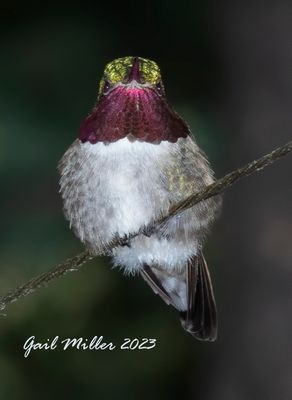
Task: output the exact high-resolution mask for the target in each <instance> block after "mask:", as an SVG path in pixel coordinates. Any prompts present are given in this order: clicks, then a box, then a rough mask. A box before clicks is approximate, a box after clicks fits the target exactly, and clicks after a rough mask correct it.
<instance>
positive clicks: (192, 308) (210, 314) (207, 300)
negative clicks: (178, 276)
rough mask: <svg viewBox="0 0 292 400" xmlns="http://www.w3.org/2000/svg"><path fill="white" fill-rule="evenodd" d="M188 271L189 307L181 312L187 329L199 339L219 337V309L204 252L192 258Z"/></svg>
mask: <svg viewBox="0 0 292 400" xmlns="http://www.w3.org/2000/svg"><path fill="white" fill-rule="evenodd" d="M186 269H187V271H186V274H187V296H188V309H187V311H186V312H183V313H181V317H182V325H183V327H184V329H185V330H186V331H188V332H189V333H191V334H192V335H193V336H194V337H196V338H197V339H199V340H209V341H214V340H215V339H216V337H217V311H216V303H215V298H214V293H213V288H212V283H211V278H210V274H209V271H208V266H207V263H206V261H205V258H204V256H203V254H202V253H199V254H198V256H197V257H194V258H192V259H190V260H189V261H188V263H187V267H186Z"/></svg>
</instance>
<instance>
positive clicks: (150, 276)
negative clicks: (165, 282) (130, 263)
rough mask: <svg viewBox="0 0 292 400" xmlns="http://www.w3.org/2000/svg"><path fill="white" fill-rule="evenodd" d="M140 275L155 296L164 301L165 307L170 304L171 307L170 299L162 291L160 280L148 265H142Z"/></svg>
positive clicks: (163, 290) (165, 292)
mask: <svg viewBox="0 0 292 400" xmlns="http://www.w3.org/2000/svg"><path fill="white" fill-rule="evenodd" d="M140 274H141V276H142V277H143V278H144V280H145V281H146V282H147V283H148V285H149V286H150V287H151V289H152V290H153V292H154V293H155V294H159V296H160V297H161V298H162V300H163V301H165V303H166V304H167V305H170V304H171V305H173V303H172V300H171V297H170V296H169V294H168V293H167V291H166V290H165V289H164V287H163V286H162V284H161V282H160V280H159V279H158V277H157V276H156V275H155V273H154V272H153V270H152V269H151V267H149V265H147V264H144V266H143V269H141V271H140Z"/></svg>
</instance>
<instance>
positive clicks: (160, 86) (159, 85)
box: [155, 82, 163, 94]
mask: <svg viewBox="0 0 292 400" xmlns="http://www.w3.org/2000/svg"><path fill="white" fill-rule="evenodd" d="M155 86H156V90H157V92H158V93H159V94H162V92H163V89H162V84H161V82H157V83H156V85H155Z"/></svg>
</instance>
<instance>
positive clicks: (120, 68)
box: [99, 57, 161, 94]
mask: <svg viewBox="0 0 292 400" xmlns="http://www.w3.org/2000/svg"><path fill="white" fill-rule="evenodd" d="M135 59H138V60H139V71H140V74H141V78H142V79H143V83H149V84H150V85H153V86H154V85H156V84H157V83H158V82H159V81H160V80H161V74H160V70H159V67H158V65H157V64H156V63H155V62H154V61H151V60H147V59H146V58H141V57H123V58H117V59H116V60H114V61H112V62H110V63H109V64H107V65H106V67H105V69H104V73H103V77H102V79H101V81H100V85H99V94H101V93H102V92H103V89H104V85H105V82H106V81H108V82H109V83H110V84H111V85H116V84H117V83H123V82H126V80H127V77H128V74H129V71H130V70H131V68H132V66H133V62H134V60H135Z"/></svg>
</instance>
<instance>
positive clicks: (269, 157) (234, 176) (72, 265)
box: [0, 141, 292, 310]
mask: <svg viewBox="0 0 292 400" xmlns="http://www.w3.org/2000/svg"><path fill="white" fill-rule="evenodd" d="M291 151H292V141H290V142H288V143H286V144H285V145H284V146H281V147H279V148H277V149H275V150H273V151H272V152H271V153H268V154H266V155H265V156H263V157H261V158H259V159H258V160H254V161H252V162H250V163H248V164H246V165H244V166H243V167H241V168H238V169H237V170H235V171H233V172H230V173H229V174H227V175H225V176H224V177H223V178H220V179H218V180H216V181H215V182H214V183H212V184H211V185H208V186H207V187H206V188H205V189H203V190H201V191H200V192H197V193H193V194H192V195H190V196H189V197H187V198H186V199H185V200H182V201H180V202H178V203H177V204H174V205H173V206H172V207H171V208H170V209H169V210H168V213H167V214H166V215H163V216H161V217H160V218H158V219H157V220H155V221H154V222H153V223H151V224H150V226H146V227H144V228H142V229H141V230H140V231H139V232H135V233H133V234H131V235H129V236H128V237H126V238H124V239H121V238H116V239H114V240H113V241H112V242H111V243H110V244H109V246H107V247H106V248H105V249H102V250H101V251H100V254H99V255H102V254H106V253H108V252H109V250H110V249H112V248H114V247H116V246H119V245H121V244H125V243H127V242H128V241H129V240H131V239H133V238H134V237H136V236H138V235H140V234H141V233H143V232H146V233H147V234H151V233H153V232H155V230H156V229H157V228H158V226H160V225H161V224H163V223H165V222H167V221H168V220H169V219H171V218H173V217H174V216H175V215H176V214H178V213H180V212H182V211H183V210H187V209H188V208H191V207H193V206H194V205H195V204H197V203H199V202H200V201H203V200H206V199H208V198H210V197H213V196H215V195H217V194H220V193H222V192H223V191H224V190H226V189H227V188H229V187H230V186H231V185H233V183H234V182H236V181H237V180H239V179H240V178H243V177H245V176H249V175H251V174H253V173H255V172H257V171H260V170H261V169H263V168H265V167H267V166H268V165H271V164H272V163H273V162H275V161H277V160H279V159H280V158H281V157H283V156H285V155H286V154H288V153H289V152H291ZM94 257H95V256H93V255H91V254H90V253H89V251H87V250H85V251H83V252H82V253H80V254H78V255H76V256H74V257H72V258H69V259H67V260H65V261H63V262H61V263H60V264H59V265H57V266H56V267H54V268H52V269H50V270H49V271H47V272H44V273H43V274H41V275H39V276H36V277H35V278H32V279H30V280H29V281H28V282H26V283H25V284H23V285H21V286H18V287H17V288H16V289H14V290H11V291H9V292H8V293H6V294H5V295H3V296H1V297H0V310H4V309H5V308H6V306H7V305H8V304H10V303H13V302H15V301H17V300H18V299H20V298H21V297H24V296H27V295H29V294H31V293H33V292H34V291H35V290H37V289H38V288H41V287H44V286H47V285H48V284H49V283H50V282H52V281H53V280H55V279H57V278H59V277H61V276H64V275H65V274H67V273H68V272H73V271H78V270H79V269H80V268H81V266H82V265H84V264H85V263H86V262H87V261H89V260H91V259H92V258H94Z"/></svg>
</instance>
